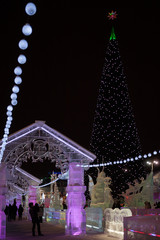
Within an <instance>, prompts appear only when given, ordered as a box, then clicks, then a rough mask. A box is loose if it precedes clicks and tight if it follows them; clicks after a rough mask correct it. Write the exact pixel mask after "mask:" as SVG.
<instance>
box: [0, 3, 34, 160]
mask: <svg viewBox="0 0 160 240" xmlns="http://www.w3.org/2000/svg"><path fill="white" fill-rule="evenodd" d="M36 11H37V8H36V5H35V4H34V3H32V2H29V3H27V4H26V6H25V12H26V14H27V15H28V16H33V15H34V14H35V13H36ZM22 33H23V35H24V38H23V39H21V40H20V41H19V43H18V46H19V49H20V50H21V51H22V53H20V55H19V56H18V58H17V62H18V66H17V67H15V68H14V74H15V78H14V86H13V87H12V94H11V95H10V98H11V103H10V105H8V106H7V112H6V115H7V120H6V124H5V128H4V135H3V138H2V146H1V150H0V163H1V161H2V158H3V154H4V150H5V147H6V143H7V139H8V135H9V129H10V127H11V124H12V121H13V117H12V112H13V109H14V107H15V106H16V105H17V103H18V101H17V97H18V95H17V94H18V93H19V91H20V88H19V86H20V84H21V83H22V77H21V75H22V65H24V64H25V63H26V61H27V58H26V56H25V55H24V53H23V52H24V51H25V50H26V49H27V48H28V42H27V40H26V38H27V37H28V36H30V35H31V34H32V27H31V25H30V24H29V23H26V24H25V25H24V26H23V27H22Z"/></svg>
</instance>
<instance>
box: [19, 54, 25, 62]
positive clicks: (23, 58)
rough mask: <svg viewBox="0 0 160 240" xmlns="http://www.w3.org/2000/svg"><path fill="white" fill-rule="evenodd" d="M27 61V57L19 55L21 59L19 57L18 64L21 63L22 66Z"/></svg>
mask: <svg viewBox="0 0 160 240" xmlns="http://www.w3.org/2000/svg"><path fill="white" fill-rule="evenodd" d="M26 61H27V58H26V56H24V55H23V54H21V55H19V57H18V62H19V63H20V64H24V63H26Z"/></svg>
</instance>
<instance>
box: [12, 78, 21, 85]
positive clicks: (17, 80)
mask: <svg viewBox="0 0 160 240" xmlns="http://www.w3.org/2000/svg"><path fill="white" fill-rule="evenodd" d="M14 82H15V84H21V83H22V78H21V77H15V79H14Z"/></svg>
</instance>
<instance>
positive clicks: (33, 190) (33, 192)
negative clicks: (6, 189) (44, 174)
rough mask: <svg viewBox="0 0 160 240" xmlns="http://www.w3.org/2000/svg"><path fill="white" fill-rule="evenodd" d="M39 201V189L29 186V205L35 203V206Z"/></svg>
mask: <svg viewBox="0 0 160 240" xmlns="http://www.w3.org/2000/svg"><path fill="white" fill-rule="evenodd" d="M36 201H37V188H36V187H34V186H29V196H28V204H29V203H30V202H33V205H34V204H35V203H36Z"/></svg>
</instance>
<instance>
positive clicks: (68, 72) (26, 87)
mask: <svg viewBox="0 0 160 240" xmlns="http://www.w3.org/2000/svg"><path fill="white" fill-rule="evenodd" d="M33 2H35V3H36V5H37V13H36V15H34V16H32V17H28V16H27V15H26V13H25V11H24V8H25V5H26V3H27V1H22V0H14V1H13V0H8V1H6V0H1V6H0V9H1V10H0V11H1V14H0V29H1V35H0V59H1V65H0V69H1V74H0V77H1V87H0V103H1V107H0V116H1V125H0V135H1V137H0V138H2V136H3V129H4V126H5V122H6V108H7V106H8V105H9V104H10V95H11V92H12V87H13V85H14V77H15V74H14V68H15V67H16V66H18V65H19V64H18V62H17V58H18V56H19V54H21V53H23V54H25V55H26V57H27V63H26V64H25V65H23V66H22V69H23V73H22V80H23V82H22V84H21V85H20V92H19V93H18V104H17V106H15V107H14V110H13V122H12V126H11V128H10V133H14V132H16V131H18V130H20V129H22V128H24V127H26V126H28V125H30V124H32V123H34V122H35V120H44V121H46V124H47V125H49V126H50V127H52V128H54V129H56V130H58V131H59V132H61V133H62V134H64V135H66V136H67V137H69V138H71V139H72V140H73V141H75V142H77V143H79V144H80V145H82V146H83V147H85V148H87V149H89V142H90V137H91V131H92V124H93V118H94V111H95V107H96V101H97V96H98V89H99V84H100V79H101V72H102V68H103V63H104V57H105V52H106V48H107V44H108V41H109V36H110V32H111V26H112V23H113V22H112V21H109V20H108V18H107V15H108V12H109V11H111V10H116V11H117V14H118V18H117V20H116V21H115V22H114V26H115V33H116V36H117V39H118V42H119V48H120V54H121V57H122V61H123V66H124V69H125V73H126V76H127V82H128V87H129V93H130V97H131V101H132V104H133V108H134V114H135V119H136V124H137V128H138V133H139V136H140V140H141V144H142V150H143V153H148V152H153V151H154V150H159V149H160V144H159V142H160V141H159V138H160V134H159V133H160V113H159V111H160V94H159V92H160V91H159V87H160V76H159V75H160V61H159V59H160V28H159V23H160V20H159V12H160V8H158V7H154V8H152V7H149V6H146V7H144V8H143V9H139V10H138V9H137V8H113V9H112V8H110V6H109V7H107V6H106V7H105V8H96V7H95V8H94V7H91V6H90V7H80V6H79V5H78V3H77V6H75V5H72V4H70V2H69V1H60V0H59V1H57V0H56V1H46V0H38V1H33ZM50 4H52V5H50ZM27 22H28V23H30V24H31V26H32V28H33V33H32V35H31V36H28V37H24V35H23V34H22V31H21V29H22V26H23V25H24V24H25V23H27ZM23 38H25V39H26V40H27V41H28V43H29V47H28V49H27V50H24V51H23V50H20V49H19V47H18V42H19V41H20V40H21V39H23Z"/></svg>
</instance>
